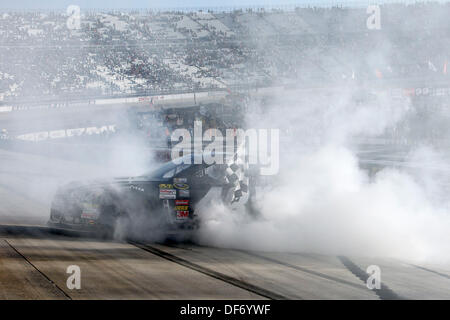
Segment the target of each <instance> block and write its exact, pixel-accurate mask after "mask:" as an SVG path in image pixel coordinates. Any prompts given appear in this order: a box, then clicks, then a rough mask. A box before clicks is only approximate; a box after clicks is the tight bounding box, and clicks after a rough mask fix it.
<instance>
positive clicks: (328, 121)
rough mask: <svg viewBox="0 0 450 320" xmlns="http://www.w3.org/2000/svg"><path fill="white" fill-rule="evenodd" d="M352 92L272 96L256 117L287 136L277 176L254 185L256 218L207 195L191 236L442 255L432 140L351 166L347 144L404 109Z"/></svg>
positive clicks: (334, 250)
mask: <svg viewBox="0 0 450 320" xmlns="http://www.w3.org/2000/svg"><path fill="white" fill-rule="evenodd" d="M351 92H352V91H351V90H349V91H347V92H345V93H342V92H341V93H336V94H332V95H330V96H328V97H324V96H321V97H319V98H317V97H314V96H311V95H309V96H308V97H305V96H304V95H303V94H302V93H300V92H296V93H294V92H293V93H291V94H286V93H283V94H282V95H278V96H276V97H275V98H274V99H273V103H272V105H271V107H270V111H269V114H266V115H264V116H262V117H261V118H260V119H257V121H258V123H260V122H261V121H263V119H270V121H271V122H270V127H274V126H278V127H279V128H280V129H284V130H285V129H288V130H285V131H288V132H289V133H290V134H291V135H290V137H289V138H288V139H287V141H286V139H285V140H284V143H283V142H282V148H281V154H280V159H281V171H280V174H279V176H278V177H277V178H276V179H273V180H274V183H272V184H271V185H270V186H268V187H266V188H265V189H264V190H258V194H257V201H256V202H257V207H258V210H259V211H260V214H261V216H260V218H257V219H250V218H249V217H248V216H246V215H244V214H243V212H242V210H241V211H239V210H238V211H230V210H229V209H228V208H226V207H225V206H224V205H222V204H220V203H217V202H214V201H213V200H212V201H210V202H209V203H207V204H204V209H205V210H202V211H201V214H202V218H203V221H204V223H203V226H202V229H201V233H200V235H199V241H200V242H201V243H203V244H209V245H217V246H226V247H235V248H244V249H257V250H268V251H270V250H276V251H292V252H300V251H301V252H305V251H306V252H318V253H327V254H348V255H352V254H354V255H365V256H387V257H395V258H402V259H409V260H421V261H423V260H428V261H430V260H432V261H434V262H438V261H440V262H442V261H448V260H450V254H449V252H450V234H449V232H448V230H449V227H450V215H449V214H448V211H447V204H446V199H447V197H446V196H445V192H443V185H442V182H443V181H441V180H443V179H442V177H443V173H445V171H443V168H445V163H444V159H443V158H441V155H440V153H439V152H437V151H435V150H433V149H432V148H431V147H423V146H422V147H417V148H416V149H415V150H412V151H411V152H410V154H409V155H406V156H405V159H404V161H403V162H402V163H401V164H402V166H400V167H397V168H392V167H386V168H384V169H383V170H381V171H379V172H378V173H377V174H376V175H375V176H374V177H370V176H369V175H368V171H366V170H362V169H361V168H360V166H359V161H358V157H357V149H358V148H357V147H356V146H355V143H353V141H355V138H361V137H364V138H370V137H377V136H379V135H380V134H382V133H383V132H385V130H386V129H389V128H391V127H392V126H394V125H395V124H396V123H397V122H398V121H400V120H402V118H403V117H404V116H405V115H406V114H407V112H408V109H409V108H410V107H409V103H408V101H395V100H392V99H390V98H389V97H386V96H383V95H378V96H377V97H376V99H374V100H373V101H372V102H365V103H363V104H356V103H355V102H354V101H353V100H352V99H351V96H352V95H351ZM286 115H289V117H286ZM253 119H254V117H253ZM275 119H277V120H278V121H277V122H276V124H275V125H274V121H275ZM255 123H256V122H253V124H255ZM251 124H252V123H251V122H250V126H251ZM264 125H269V123H268V122H265V123H264V122H263V123H262V124H261V126H264ZM359 141H360V140H359ZM437 178H440V179H437Z"/></svg>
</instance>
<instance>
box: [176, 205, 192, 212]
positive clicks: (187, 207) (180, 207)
mask: <svg viewBox="0 0 450 320" xmlns="http://www.w3.org/2000/svg"><path fill="white" fill-rule="evenodd" d="M175 210H177V211H186V210H189V206H175Z"/></svg>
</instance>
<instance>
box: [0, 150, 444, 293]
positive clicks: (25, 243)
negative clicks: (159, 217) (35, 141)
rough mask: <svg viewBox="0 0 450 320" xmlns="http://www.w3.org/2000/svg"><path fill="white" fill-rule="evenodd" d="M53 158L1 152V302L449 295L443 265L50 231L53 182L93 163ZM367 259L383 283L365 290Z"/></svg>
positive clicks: (87, 171)
mask: <svg viewBox="0 0 450 320" xmlns="http://www.w3.org/2000/svg"><path fill="white" fill-rule="evenodd" d="M49 161H50V160H49V159H46V158H43V157H39V156H30V155H24V154H16V153H10V152H6V151H0V163H1V167H0V299H403V298H405V299H431V298H437V299H450V267H449V266H439V267H437V266H429V265H415V264H411V263H406V262H402V261H393V260H388V259H369V258H361V257H336V256H323V255H316V254H306V253H305V254H301V253H269V252H248V251H241V250H232V249H220V248H212V247H203V246H197V245H194V244H167V243H166V244H157V243H135V242H118V241H116V242H115V241H105V240H101V239H96V238H92V237H89V235H83V234H79V233H75V232H65V231H58V230H54V229H51V228H47V227H45V222H46V220H47V217H48V212H49V204H50V199H51V196H52V192H53V191H54V188H55V187H56V185H57V184H58V183H60V182H61V180H64V179H71V178H79V177H83V176H89V174H90V172H91V170H92V168H89V167H84V168H80V167H79V165H76V164H73V163H70V162H63V161H58V163H52V162H51V161H50V162H49ZM97 173H98V172H97ZM44 177H45V179H44ZM373 264H376V265H379V266H380V268H381V271H382V284H383V287H382V288H381V289H380V290H369V289H367V287H366V283H365V279H366V278H367V274H366V273H365V270H366V268H367V266H369V265H373ZM70 265H77V266H79V267H80V269H81V289H79V290H76V289H73V290H70V289H68V288H67V285H66V281H67V278H68V277H69V274H67V273H66V270H67V267H68V266H70Z"/></svg>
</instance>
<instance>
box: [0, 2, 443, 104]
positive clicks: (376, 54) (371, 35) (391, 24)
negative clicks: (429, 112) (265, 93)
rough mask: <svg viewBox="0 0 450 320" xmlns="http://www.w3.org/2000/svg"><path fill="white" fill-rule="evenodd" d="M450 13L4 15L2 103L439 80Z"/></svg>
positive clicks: (425, 7)
mask: <svg viewBox="0 0 450 320" xmlns="http://www.w3.org/2000/svg"><path fill="white" fill-rule="evenodd" d="M449 14H450V6H449V5H447V4H415V5H408V6H406V5H384V6H382V7H381V29H380V30H369V29H368V28H367V24H366V20H367V18H368V14H367V13H366V8H360V9H349V8H338V7H334V8H299V9H296V10H293V11H285V12H283V11H280V10H270V11H264V10H236V11H233V12H191V13H186V12H140V11H136V12H109V13H99V12H91V13H90V12H82V15H81V24H80V29H73V28H69V27H68V24H67V19H68V18H69V17H68V16H67V15H66V14H65V13H49V12H45V13H42V12H3V13H0V102H1V101H2V100H3V101H9V100H14V99H16V100H17V99H27V98H32V97H50V98H51V97H53V98H62V97H64V98H71V97H76V98H79V97H82V96H86V97H91V96H102V95H108V96H110V95H127V94H152V93H161V92H167V91H171V92H174V91H194V90H202V89H203V90H208V89H226V88H230V87H236V86H238V87H248V86H264V85H271V84H273V83H288V84H289V83H291V82H295V83H297V84H298V83H300V84H308V85H315V84H324V83H328V82H346V81H355V80H370V81H371V80H375V81H376V80H377V79H380V78H384V79H394V80H395V79H404V78H408V79H424V78H427V77H432V78H436V79H442V78H443V77H446V76H447V60H448V56H447V54H448V50H446V49H447V48H448V45H449V40H450V36H449V34H448V32H447V29H448V27H449V22H447V17H448V15H449Z"/></svg>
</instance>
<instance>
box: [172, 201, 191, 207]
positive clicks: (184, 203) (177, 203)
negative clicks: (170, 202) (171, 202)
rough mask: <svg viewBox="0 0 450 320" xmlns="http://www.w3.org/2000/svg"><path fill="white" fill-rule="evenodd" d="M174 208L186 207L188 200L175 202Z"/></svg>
mask: <svg viewBox="0 0 450 320" xmlns="http://www.w3.org/2000/svg"><path fill="white" fill-rule="evenodd" d="M175 205H176V206H188V205H189V200H175Z"/></svg>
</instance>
